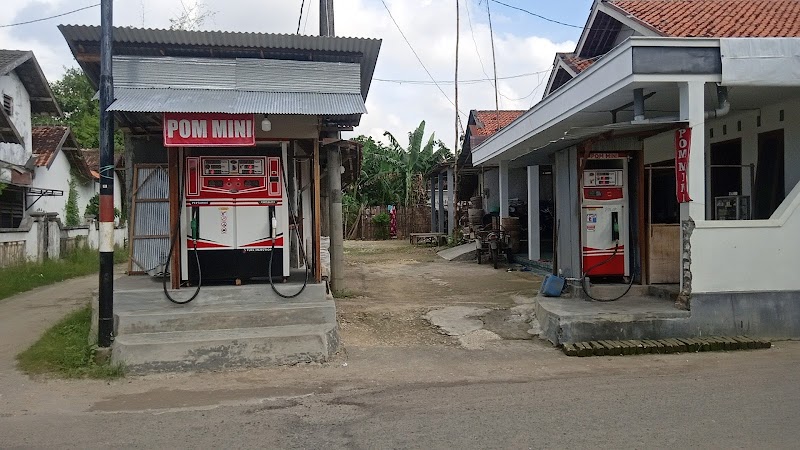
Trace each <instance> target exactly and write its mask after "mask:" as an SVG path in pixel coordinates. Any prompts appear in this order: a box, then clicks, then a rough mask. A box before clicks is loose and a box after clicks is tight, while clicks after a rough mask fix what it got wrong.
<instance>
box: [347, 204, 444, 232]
mask: <svg viewBox="0 0 800 450" xmlns="http://www.w3.org/2000/svg"><path fill="white" fill-rule="evenodd" d="M381 213H388V209H387V207H386V206H372V207H367V208H364V210H363V211H361V214H360V215H359V216H358V218H357V221H356V223H350V224H349V228H348V230H347V234H346V235H345V238H346V239H364V240H368V241H371V240H376V239H379V238H380V236H381V234H382V231H381V230H380V229H379V226H378V225H376V224H375V222H373V220H372V218H373V217H375V216H376V215H378V214H381ZM429 231H431V208H430V206H424V205H422V206H408V207H406V206H398V207H397V238H398V239H407V238H408V237H409V235H410V234H411V233H427V232H429Z"/></svg>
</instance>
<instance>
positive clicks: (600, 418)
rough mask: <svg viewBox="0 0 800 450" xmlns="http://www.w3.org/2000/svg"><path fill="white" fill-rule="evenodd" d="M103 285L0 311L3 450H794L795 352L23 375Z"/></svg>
mask: <svg viewBox="0 0 800 450" xmlns="http://www.w3.org/2000/svg"><path fill="white" fill-rule="evenodd" d="M443 276H444V275H441V276H440V275H438V274H437V275H436V276H435V277H434V278H435V279H434V280H433V281H435V282H437V283H442V282H445V281H447V279H446V278H442V277H443ZM96 284H97V280H96V278H95V277H86V278H82V279H76V280H71V281H69V282H66V283H61V284H58V285H53V286H49V287H45V288H40V289H37V290H35V291H31V292H29V293H26V294H22V295H19V296H17V297H14V298H10V299H6V300H2V301H0V449H6V448H20V447H21V448H54V447H56V448H81V449H83V448H211V447H224V448H426V449H428V448H565V447H572V448H648V449H649V448H664V447H672V448H685V447H698V448H770V449H773V448H797V447H798V445H797V443H798V442H800V390H799V389H798V388H797V381H796V380H797V375H798V369H800V343H798V342H779V343H777V345H776V346H775V348H772V349H769V350H756V351H742V352H730V353H724V352H720V353H701V354H687V355H663V356H661V355H642V356H631V357H596V358H568V357H566V356H564V355H563V354H562V353H560V352H558V351H557V350H555V349H553V348H552V347H551V346H549V345H547V344H546V343H544V342H541V341H538V340H533V341H493V342H489V343H487V345H486V348H485V349H482V350H467V349H464V348H459V347H457V346H455V345H445V344H443V343H441V342H439V341H438V340H436V339H428V338H425V339H421V338H414V339H395V340H389V339H386V340H384V339H377V340H376V339H363V338H362V339H353V336H355V337H359V336H361V337H363V336H372V335H373V334H374V333H372V331H370V332H367V331H369V330H367V331H363V330H362V331H363V332H362V333H361V334H355V335H354V334H353V333H347V332H345V333H343V336H344V337H345V341H346V342H345V344H346V347H345V351H343V352H342V353H341V354H340V355H339V356H338V357H337V358H336V359H335V360H334V361H332V362H331V363H328V364H325V365H301V366H296V367H279V368H268V369H258V370H243V371H231V372H225V373H201V374H190V373H189V374H175V375H160V376H148V377H130V378H126V379H123V380H117V381H112V382H105V381H92V380H74V381H62V380H42V379H30V378H28V377H26V376H24V375H22V374H20V373H18V372H17V371H16V370H15V369H14V361H13V357H14V354H16V353H17V352H18V351H20V350H22V349H24V348H25V347H26V346H28V345H30V343H32V342H33V341H34V340H35V339H36V338H37V337H38V336H39V335H40V333H41V332H42V331H43V330H44V329H46V328H47V327H48V326H49V325H50V324H52V323H53V322H55V321H56V320H58V319H59V318H60V317H62V316H63V315H64V314H66V313H67V312H68V311H69V310H71V309H74V308H77V307H79V306H80V305H83V304H85V303H86V302H87V301H88V298H89V295H90V294H89V293H90V292H91V290H92V289H94V288H95V286H96ZM456 300H459V301H463V298H458V299H456ZM363 301H365V302H366V301H370V302H371V301H372V300H363ZM426 301H433V300H430V299H428V300H426ZM355 302H356V300H351V301H350V303H352V305H351V306H352V308H356V306H358V305H357V304H356V303H355ZM412 306H413V305H412ZM378 312H380V311H378ZM389 317H392V319H391V320H384V321H388V322H398V321H397V320H395V319H394V317H395V316H389ZM414 323H416V322H414ZM362 328H364V327H362ZM418 328H419V329H418V330H417V332H418V333H433V331H431V330H430V328H426V327H424V326H423V325H420V326H419V327H418ZM358 330H361V328H359V329H358ZM364 330H366V328H364ZM370 330H371V329H370ZM380 330H384V329H383V328H381V329H380ZM398 330H399V329H398ZM384 331H385V332H387V333H394V332H397V330H395V329H394V328H387V329H385V330H384ZM401 331H402V330H401Z"/></svg>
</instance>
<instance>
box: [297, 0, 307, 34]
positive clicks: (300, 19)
mask: <svg viewBox="0 0 800 450" xmlns="http://www.w3.org/2000/svg"><path fill="white" fill-rule="evenodd" d="M305 7H306V0H302V2H301V3H300V17H298V18H297V33H295V34H300V22H302V21H303V8H305Z"/></svg>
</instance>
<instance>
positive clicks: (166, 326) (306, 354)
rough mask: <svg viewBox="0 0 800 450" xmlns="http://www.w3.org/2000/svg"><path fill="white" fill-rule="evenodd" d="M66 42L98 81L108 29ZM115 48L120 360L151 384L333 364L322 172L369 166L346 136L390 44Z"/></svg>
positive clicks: (213, 42)
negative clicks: (126, 255) (120, 190)
mask: <svg viewBox="0 0 800 450" xmlns="http://www.w3.org/2000/svg"><path fill="white" fill-rule="evenodd" d="M61 31H62V33H63V34H64V36H65V38H66V39H67V42H68V43H69V44H70V47H71V48H72V49H73V51H74V53H75V56H76V58H77V59H78V62H79V63H80V64H81V66H82V68H83V70H84V72H86V74H87V75H88V76H89V78H90V79H91V80H94V81H96V80H97V79H98V76H99V75H98V73H99V72H98V68H99V66H98V65H97V64H96V63H95V61H96V58H94V57H90V56H87V53H91V52H96V51H99V50H97V48H98V47H97V39H98V38H99V28H97V27H82V26H62V27H61ZM114 35H115V49H117V50H116V51H115V54H114V58H113V69H114V84H115V96H114V97H115V101H114V103H112V105H111V106H110V107H109V110H111V111H113V112H114V114H115V118H116V121H117V124H118V127H119V128H120V129H121V130H122V131H123V133H124V135H125V158H126V167H127V168H128V170H130V171H131V172H132V173H130V174H128V175H129V176H128V177H127V179H128V180H130V185H129V186H128V187H129V189H127V190H126V191H127V192H130V193H131V194H130V199H129V202H128V204H130V205H131V210H130V221H131V227H130V228H131V236H130V243H131V248H130V254H131V258H130V262H129V265H128V274H129V276H127V277H124V278H122V279H119V280H117V281H116V282H115V289H114V303H115V319H116V320H115V324H116V325H115V329H116V331H115V341H114V345H113V351H112V355H113V357H114V359H115V360H118V361H120V362H123V363H125V364H127V365H128V366H129V367H130V368H131V369H132V370H134V371H141V372H149V371H159V370H174V369H177V368H200V369H204V368H219V367H234V366H251V365H262V364H274V363H296V362H302V361H323V360H325V359H327V358H328V357H329V356H330V355H332V353H333V352H335V351H336V348H337V343H338V337H337V334H338V333H337V325H336V314H335V306H334V304H333V301H332V299H331V298H330V296H329V295H328V293H327V289H326V280H325V276H324V275H325V274H326V273H327V272H328V271H329V268H328V267H325V266H324V264H323V262H324V261H328V260H329V258H326V257H323V255H324V254H325V253H326V252H327V251H328V249H327V248H323V246H322V243H323V242H327V241H328V240H327V239H325V235H324V234H323V229H322V218H323V217H324V216H325V213H327V209H328V208H329V205H328V204H327V203H326V202H325V201H322V200H321V199H322V198H323V196H321V191H322V189H323V187H322V183H323V180H324V176H323V172H325V171H326V166H327V165H328V161H327V155H329V154H330V153H331V150H333V152H334V153H335V154H337V155H341V157H342V158H343V159H344V161H343V163H342V166H343V167H344V172H345V173H343V174H342V177H343V178H352V177H353V176H354V174H353V173H348V171H353V170H354V168H357V167H359V164H358V162H357V161H356V162H353V161H349V160H350V159H353V158H355V159H358V158H360V153H359V152H358V146H357V145H353V144H351V143H349V141H342V140H341V139H340V138H339V133H340V132H341V131H347V130H352V129H353V128H354V127H355V126H357V125H358V123H359V121H360V118H361V115H362V114H365V113H366V108H365V106H364V101H365V99H366V96H367V92H368V89H369V84H370V81H371V77H372V71H373V70H374V67H375V60H376V58H377V54H378V50H379V48H380V41H378V40H373V39H353V38H332V37H326V38H321V37H311V36H289V37H286V36H278V35H270V34H254V35H251V34H248V35H245V34H241V33H225V32H187V31H169V30H146V29H119V30H115V34H114ZM154 50H157V52H158V53H159V54H160V56H154ZM329 144H330V145H329ZM331 146H332V147H331ZM329 147H330V148H329ZM354 150H355V151H354ZM323 210H324V211H325V213H323ZM154 349H157V351H156V350H154Z"/></svg>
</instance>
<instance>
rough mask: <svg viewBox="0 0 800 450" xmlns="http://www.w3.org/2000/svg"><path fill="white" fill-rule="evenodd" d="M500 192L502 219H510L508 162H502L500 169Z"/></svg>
mask: <svg viewBox="0 0 800 450" xmlns="http://www.w3.org/2000/svg"><path fill="white" fill-rule="evenodd" d="M498 172H499V176H498V181H499V184H500V186H499V189H498V190H499V192H500V218H501V219H504V218H506V217H508V203H509V202H508V161H507V160H506V161H500V167H499V168H498Z"/></svg>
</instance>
